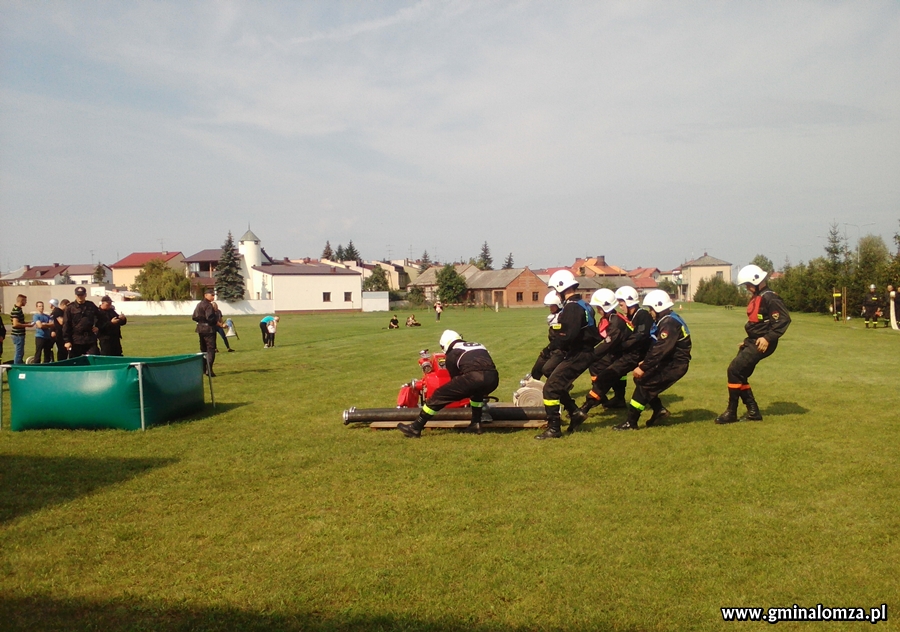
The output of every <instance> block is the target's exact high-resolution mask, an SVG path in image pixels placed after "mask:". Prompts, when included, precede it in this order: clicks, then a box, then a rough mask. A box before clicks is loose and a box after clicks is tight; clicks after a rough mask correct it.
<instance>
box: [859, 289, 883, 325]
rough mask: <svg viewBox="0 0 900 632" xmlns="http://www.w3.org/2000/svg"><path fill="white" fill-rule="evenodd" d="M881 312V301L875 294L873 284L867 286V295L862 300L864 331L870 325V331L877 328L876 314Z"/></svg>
mask: <svg viewBox="0 0 900 632" xmlns="http://www.w3.org/2000/svg"><path fill="white" fill-rule="evenodd" d="M880 310H881V299H880V298H879V296H878V294H877V293H876V292H875V284H874V283H873V284H872V285H870V286H869V293H868V294H866V298H864V299H863V313H864V314H865V316H866V329H868V328H869V323H872V329H877V328H878V313H879V311H880Z"/></svg>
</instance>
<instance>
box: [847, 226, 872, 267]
mask: <svg viewBox="0 0 900 632" xmlns="http://www.w3.org/2000/svg"><path fill="white" fill-rule="evenodd" d="M874 225H875V222H869V223H868V224H862V225H861V226H857V225H856V224H851V223H850V222H844V226H853V227H854V228H856V265H859V240H860V239H861V238H862V230H861V228H865V227H866V226H874ZM846 238H847V229H846V228H845V229H844V239H846Z"/></svg>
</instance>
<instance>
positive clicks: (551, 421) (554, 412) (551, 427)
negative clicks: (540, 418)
mask: <svg viewBox="0 0 900 632" xmlns="http://www.w3.org/2000/svg"><path fill="white" fill-rule="evenodd" d="M544 408H545V409H546V410H547V429H546V430H544V432H542V433H541V434H539V435H537V436H536V437H535V439H559V438H560V437H562V430H561V429H562V417H560V415H559V406H544Z"/></svg>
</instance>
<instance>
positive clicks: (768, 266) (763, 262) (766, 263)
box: [750, 255, 775, 274]
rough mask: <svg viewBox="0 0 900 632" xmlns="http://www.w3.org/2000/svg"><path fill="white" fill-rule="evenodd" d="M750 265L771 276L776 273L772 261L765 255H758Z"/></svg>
mask: <svg viewBox="0 0 900 632" xmlns="http://www.w3.org/2000/svg"><path fill="white" fill-rule="evenodd" d="M750 265H754V266H757V267H759V268H762V269H763V270H765V271H766V272H768V273H769V274H772V273H773V272H775V265H774V264H773V263H772V260H771V259H769V258H768V257H767V256H765V255H756V256H755V257H753V259H751V260H750Z"/></svg>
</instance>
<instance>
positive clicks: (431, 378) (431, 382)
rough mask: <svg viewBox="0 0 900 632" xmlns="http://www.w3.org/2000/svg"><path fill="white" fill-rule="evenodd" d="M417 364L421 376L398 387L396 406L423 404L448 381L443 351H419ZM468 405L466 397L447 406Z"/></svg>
mask: <svg viewBox="0 0 900 632" xmlns="http://www.w3.org/2000/svg"><path fill="white" fill-rule="evenodd" d="M419 366H420V367H421V369H422V374H423V377H422V379H420V380H412V381H410V382H409V383H408V384H404V385H403V386H401V387H400V393H399V394H398V395H397V408H419V407H421V406H423V405H424V404H425V400H427V399H428V397H429V395H431V394H432V393H434V392H435V391H436V390H437V389H439V388H440V387H441V386H443V385H444V384H446V383H447V382H449V381H450V371H448V370H447V356H446V355H445V354H443V353H429V351H428V349H422V350H421V351H419ZM468 405H469V400H468V399H463V400H460V401H458V402H453V403H452V404H449V405H448V406H447V408H462V407H464V406H468Z"/></svg>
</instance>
